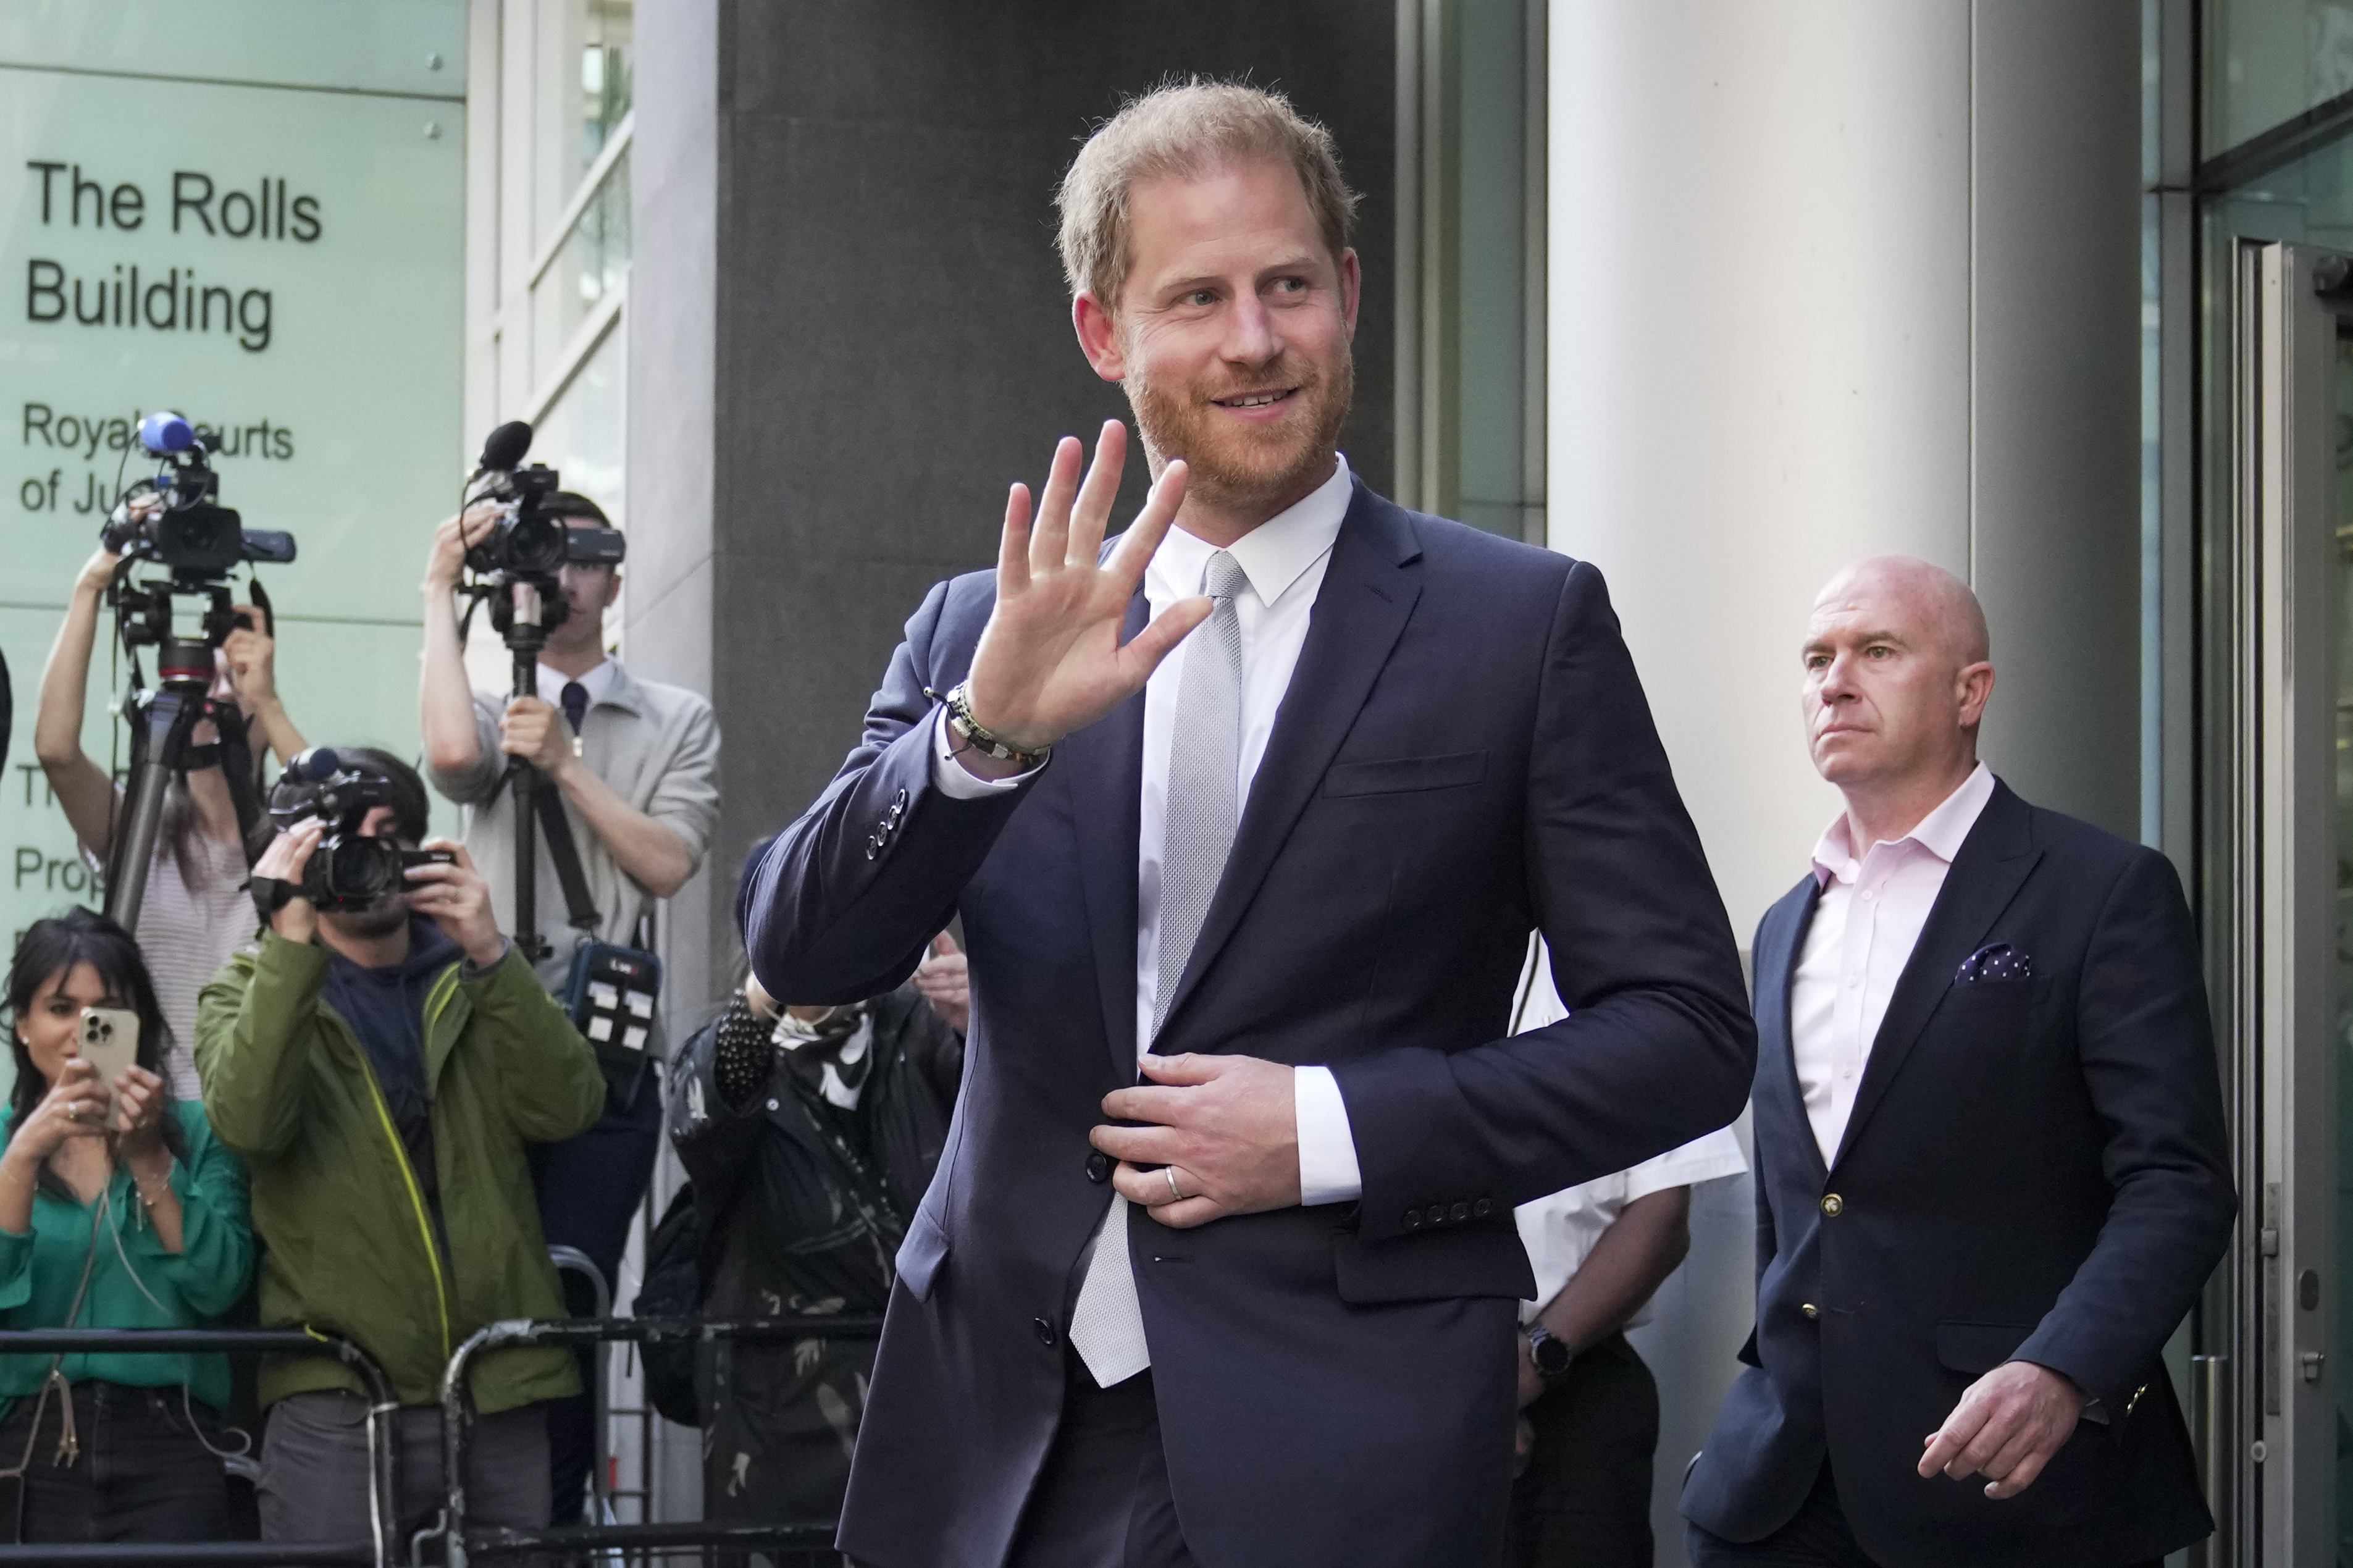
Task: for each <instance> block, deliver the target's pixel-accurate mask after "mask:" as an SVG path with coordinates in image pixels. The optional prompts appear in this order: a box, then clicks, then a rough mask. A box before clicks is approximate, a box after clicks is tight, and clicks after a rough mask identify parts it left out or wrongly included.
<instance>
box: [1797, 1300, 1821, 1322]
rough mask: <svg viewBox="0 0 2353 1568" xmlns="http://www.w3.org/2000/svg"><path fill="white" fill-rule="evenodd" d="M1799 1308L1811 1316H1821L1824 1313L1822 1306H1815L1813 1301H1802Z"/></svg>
mask: <svg viewBox="0 0 2353 1568" xmlns="http://www.w3.org/2000/svg"><path fill="white" fill-rule="evenodd" d="M1798 1310H1799V1311H1800V1312H1803V1313H1805V1314H1806V1316H1808V1317H1809V1318H1819V1317H1820V1316H1821V1315H1822V1310H1821V1309H1820V1307H1817V1306H1815V1305H1814V1304H1813V1303H1812V1302H1811V1301H1806V1302H1802V1303H1800V1304H1799V1308H1798Z"/></svg>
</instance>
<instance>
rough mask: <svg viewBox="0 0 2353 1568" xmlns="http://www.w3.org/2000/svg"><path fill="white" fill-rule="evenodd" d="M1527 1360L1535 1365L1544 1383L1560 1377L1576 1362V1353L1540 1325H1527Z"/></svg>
mask: <svg viewBox="0 0 2353 1568" xmlns="http://www.w3.org/2000/svg"><path fill="white" fill-rule="evenodd" d="M1528 1359H1529V1360H1530V1361H1533V1362H1535V1365H1536V1371H1537V1372H1538V1373H1542V1374H1543V1376H1544V1378H1545V1380H1546V1382H1550V1381H1551V1380H1552V1379H1554V1378H1556V1377H1558V1376H1560V1375H1561V1374H1562V1373H1565V1372H1567V1370H1568V1369H1569V1365H1570V1363H1573V1362H1575V1361H1576V1360H1577V1352H1575V1351H1573V1350H1571V1349H1569V1348H1568V1342H1567V1341H1566V1340H1563V1339H1560V1338H1558V1337H1557V1336H1556V1335H1554V1334H1553V1333H1551V1332H1549V1331H1546V1328H1545V1326H1544V1325H1543V1324H1542V1323H1530V1324H1529V1325H1528Z"/></svg>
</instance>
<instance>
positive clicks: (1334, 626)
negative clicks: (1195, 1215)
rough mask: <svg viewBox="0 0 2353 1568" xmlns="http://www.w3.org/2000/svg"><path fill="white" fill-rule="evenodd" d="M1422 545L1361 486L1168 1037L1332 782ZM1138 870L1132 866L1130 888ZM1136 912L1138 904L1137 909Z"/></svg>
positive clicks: (1174, 1006)
mask: <svg viewBox="0 0 2353 1568" xmlns="http://www.w3.org/2000/svg"><path fill="white" fill-rule="evenodd" d="M1420 555H1421V543H1420V541H1419V539H1417V538H1416V537H1415V536H1414V531H1413V525H1412V524H1411V523H1410V522H1409V521H1407V519H1406V514H1405V512H1404V510H1402V509H1400V508H1398V506H1396V505H1394V504H1393V503H1391V502H1389V501H1387V500H1382V499H1381V498H1380V497H1378V496H1377V495H1375V494H1374V493H1373V492H1372V491H1371V490H1369V489H1366V488H1365V484H1364V481H1362V480H1361V479H1360V480H1358V481H1356V496H1355V499H1354V500H1351V501H1350V502H1349V505H1348V514H1347V516H1346V517H1345V518H1344V519H1342V520H1341V523H1340V533H1339V537H1338V538H1337V539H1335V541H1334V542H1333V544H1332V561H1331V563H1330V565H1329V566H1328V567H1326V568H1325V570H1324V582H1323V584H1322V586H1321V587H1319V588H1318V589H1317V591H1316V595H1315V609H1314V614H1313V616H1311V617H1310V619H1309V622H1308V626H1307V640H1306V642H1305V643H1304V644H1303V646H1302V647H1301V648H1300V650H1299V663H1298V664H1297V665H1296V666H1295V667H1294V668H1293V671H1292V676H1291V685H1290V687H1289V688H1288V689H1286V690H1285V691H1284V693H1283V698H1282V706H1281V707H1280V708H1278V709H1277V710H1275V717H1274V731H1273V733H1272V734H1271V736H1269V737H1268V740H1267V744H1266V755H1265V756H1264V757H1263V758H1262V759H1261V761H1260V763H1259V767H1258V773H1257V775H1256V776H1255V777H1254V779H1253V780H1252V781H1251V784H1250V799H1249V801H1248V802H1247V803H1245V805H1243V807H1242V815H1241V820H1240V823H1239V824H1238V825H1237V826H1236V827H1235V830H1234V847H1233V849H1232V852H1231V853H1230V854H1229V855H1228V857H1227V858H1226V868H1225V872H1224V875H1223V876H1222V877H1220V878H1219V882H1218V890H1217V893H1216V894H1215V895H1214V896H1213V897H1212V898H1211V899H1210V900H1209V912H1208V915H1207V917H1205V919H1204V920H1203V921H1202V924H1201V934H1200V936H1199V937H1198V939H1196V940H1195V942H1194V943H1193V952H1192V956H1191V957H1190V958H1189V959H1187V961H1186V964H1185V973H1184V974H1183V976H1182V977H1181V978H1180V979H1179V980H1178V981H1177V983H1176V997H1175V999H1174V1000H1173V1001H1171V1002H1170V1003H1169V1005H1168V1013H1167V1021H1166V1023H1164V1024H1163V1025H1162V1026H1161V1027H1162V1029H1163V1030H1164V1031H1166V1029H1167V1027H1168V1026H1169V1025H1172V1024H1174V1023H1175V1022H1176V1017H1177V1015H1178V1014H1180V1013H1181V1012H1183V1011H1184V1009H1185V1006H1186V1004H1187V1001H1188V1000H1189V999H1190V998H1191V996H1192V994H1193V993H1194V992H1196V991H1198V989H1199V988H1200V984H1201V976H1202V975H1203V974H1204V973H1207V972H1208V968H1209V966H1210V965H1211V964H1212V963H1215V962H1216V961H1217V957H1218V953H1219V951H1220V950H1221V949H1223V948H1224V946H1225V944H1226V942H1227V940H1228V939H1229V938H1230V937H1231V936H1232V935H1233V933H1234V928H1235V927H1236V926H1237V925H1239V924H1240V923H1241V918H1242V914H1243V912H1244V911H1245V910H1248V909H1249V908H1250V900H1251V899H1252V898H1253V897H1255V896H1256V895H1257V893H1258V889H1259V884H1260V883H1261V882H1263V881H1264V880H1265V879H1266V873H1267V870H1268V868H1270V867H1271V866H1272V865H1273V864H1274V858H1275V856H1276V854H1277V853H1279V852H1280V851H1281V850H1282V843H1283V840H1284V839H1285V838H1286V837H1289V836H1290V833H1291V826H1292V824H1293V823H1294V822H1296V821H1297V820H1298V819H1299V814H1300V812H1302V811H1303V810H1304V809H1305V808H1306V805H1307V802H1308V799H1309V797H1310V796H1312V795H1314V793H1315V789H1316V786H1317V785H1319V784H1322V783H1323V782H1324V770H1325V769H1327V768H1328V767H1330V766H1331V763H1332V756H1333V753H1334V752H1337V751H1338V750H1339V749H1340V742H1342V741H1344V740H1345V739H1347V735H1348V731H1349V729H1350V727H1351V726H1353V725H1354V724H1355V723H1356V714H1357V712H1358V711H1359V710H1361V709H1362V708H1363V707H1364V705H1365V699H1366V697H1368V696H1370V695H1371V693H1372V689H1373V682H1374V681H1375V680H1376V679H1378V678H1379V676H1380V673H1381V667H1382V666H1383V665H1385V664H1387V663H1388V657H1389V650H1390V649H1392V648H1394V647H1396V646H1397V639H1398V636H1399V634H1401V633H1402V632H1403V631H1404V630H1405V624H1406V621H1407V619H1408V617H1409V616H1411V615H1412V614H1413V606H1414V601H1415V600H1417V599H1418V598H1419V597H1420V596H1421V584H1420V582H1419V577H1418V574H1416V573H1415V572H1414V571H1413V570H1412V563H1414V562H1415V561H1417V560H1419V558H1420ZM1129 876H1130V879H1131V882H1132V880H1133V878H1134V868H1132V867H1131V868H1130V869H1129ZM1131 907H1133V906H1131Z"/></svg>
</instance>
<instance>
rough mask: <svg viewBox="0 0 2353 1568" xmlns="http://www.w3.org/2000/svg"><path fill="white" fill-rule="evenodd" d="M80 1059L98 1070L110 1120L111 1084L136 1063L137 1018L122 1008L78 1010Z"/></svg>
mask: <svg viewBox="0 0 2353 1568" xmlns="http://www.w3.org/2000/svg"><path fill="white" fill-rule="evenodd" d="M81 1059H82V1060H84V1061H86V1062H88V1063H90V1066H92V1067H94V1068H97V1069H98V1081H99V1085H100V1089H102V1090H103V1091H104V1093H105V1095H106V1115H107V1119H108V1120H109V1121H112V1120H113V1116H114V1080H115V1079H118V1078H120V1077H121V1076H122V1072H123V1069H124V1068H129V1067H131V1066H132V1065H134V1064H135V1063H137V1061H138V1060H139V1015H138V1014H136V1013H133V1012H132V1011H130V1010H129V1009H128V1008H124V1007H84V1008H83V1009H82V1010H81Z"/></svg>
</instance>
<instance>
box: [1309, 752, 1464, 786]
mask: <svg viewBox="0 0 2353 1568" xmlns="http://www.w3.org/2000/svg"><path fill="white" fill-rule="evenodd" d="M1486 776H1487V753H1486V752H1451V753H1450V754H1448V755H1446V756H1440V757H1392V758H1389V759H1388V760H1386V761H1382V762H1373V763H1334V764H1333V765H1332V767H1331V769H1330V770H1329V771H1328V772H1326V773H1324V794H1325V795H1331V796H1346V795H1406V794H1409V793H1414V792H1419V791H1422V790H1433V789H1454V788H1458V787H1460V786H1461V785H1463V784H1477V783H1478V782H1479V781H1480V780H1481V779H1482V778H1485V777H1486Z"/></svg>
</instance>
